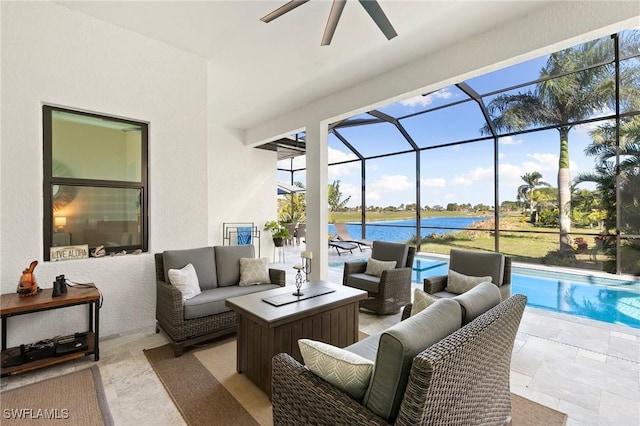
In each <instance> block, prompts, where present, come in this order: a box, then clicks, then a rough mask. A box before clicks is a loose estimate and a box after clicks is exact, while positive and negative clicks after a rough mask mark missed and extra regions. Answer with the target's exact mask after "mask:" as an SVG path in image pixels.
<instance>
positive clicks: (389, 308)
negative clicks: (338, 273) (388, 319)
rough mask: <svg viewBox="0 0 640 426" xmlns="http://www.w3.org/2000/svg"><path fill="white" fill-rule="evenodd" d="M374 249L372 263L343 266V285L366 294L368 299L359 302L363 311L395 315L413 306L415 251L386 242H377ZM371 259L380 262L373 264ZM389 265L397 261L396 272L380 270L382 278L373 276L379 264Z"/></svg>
mask: <svg viewBox="0 0 640 426" xmlns="http://www.w3.org/2000/svg"><path fill="white" fill-rule="evenodd" d="M372 246H373V247H372V249H371V258H370V260H369V261H364V262H346V263H345V264H344V272H343V276H342V284H343V285H346V286H349V287H354V288H358V289H361V290H365V291H366V292H367V294H368V297H367V299H365V300H361V301H360V307H361V308H363V309H366V310H369V311H372V312H374V313H376V314H377V315H389V314H395V313H397V312H399V311H400V308H402V307H403V306H405V305H406V304H408V303H409V302H411V270H412V265H413V258H414V256H415V254H416V248H415V247H413V246H409V245H408V244H400V243H389V242H386V241H374V242H373V244H372ZM371 259H373V260H374V261H378V262H371ZM390 261H391V262H393V261H395V268H392V269H386V268H380V269H382V270H381V271H377V272H379V275H378V274H377V273H376V274H375V275H374V274H372V271H371V269H373V266H375V264H376V263H377V264H378V265H380V262H390ZM370 262H371V265H369V263H370ZM368 265H369V266H370V268H369V270H368V268H367V266H368ZM365 272H369V273H365ZM374 273H375V272H374Z"/></svg>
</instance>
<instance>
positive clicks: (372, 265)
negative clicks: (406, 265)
mask: <svg viewBox="0 0 640 426" xmlns="http://www.w3.org/2000/svg"><path fill="white" fill-rule="evenodd" d="M397 263H398V262H396V261H395V260H386V261H385V260H378V259H374V258H369V260H368V261H367V269H366V270H365V271H364V273H365V274H367V275H373V276H374V277H379V276H381V275H382V271H386V270H388V269H395V268H396V264H397Z"/></svg>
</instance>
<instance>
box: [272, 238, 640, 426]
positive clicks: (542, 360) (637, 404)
mask: <svg viewBox="0 0 640 426" xmlns="http://www.w3.org/2000/svg"><path fill="white" fill-rule="evenodd" d="M303 248H304V245H301V246H288V247H286V248H285V262H284V263H278V264H274V265H273V266H274V267H278V268H283V269H286V270H287V284H288V285H289V284H293V282H294V279H295V277H294V274H293V273H289V271H293V269H292V268H293V265H294V264H295V263H298V262H299V261H300V255H299V252H300V251H301V250H302V249H303ZM370 254H371V251H370V250H368V249H365V250H364V251H363V252H360V251H359V250H357V249H356V250H353V254H350V253H348V252H347V253H344V252H343V253H342V255H340V256H338V255H337V254H336V251H335V250H334V249H331V250H330V251H329V256H328V261H329V264H331V263H336V262H344V261H349V260H360V259H363V258H368V257H369V255H370ZM313 266H315V265H313ZM514 266H517V265H514ZM527 266H528V265H527ZM609 277H610V275H609ZM328 280H329V281H332V282H336V283H341V282H342V268H341V267H329V270H328ZM413 286H414V287H415V288H418V287H419V288H422V286H421V285H420V284H418V283H414V284H413ZM399 321H400V315H399V314H396V315H390V316H381V317H377V316H375V315H369V314H365V313H361V314H360V329H361V330H362V331H363V332H365V333H369V334H371V333H375V332H376V331H379V330H383V329H386V328H387V327H389V326H391V325H393V324H395V323H397V322H399ZM511 391H512V392H514V393H516V394H518V395H522V396H524V397H526V398H529V399H531V400H533V401H536V402H539V403H540V404H543V405H546V406H548V407H551V408H554V409H556V410H558V411H562V412H564V413H567V415H568V416H569V419H568V421H567V425H611V426H614V425H615V426H625V425H629V426H632V425H633V426H635V425H640V329H636V328H632V327H625V326H620V325H615V324H609V323H605V322H601V321H594V320H590V319H586V318H581V317H577V316H572V315H567V314H562V313H556V312H551V311H547V310H543V309H537V308H532V307H527V308H525V312H524V316H523V318H522V322H521V323H520V328H519V330H518V334H517V336H516V341H515V344H514V348H513V355H512V360H511Z"/></svg>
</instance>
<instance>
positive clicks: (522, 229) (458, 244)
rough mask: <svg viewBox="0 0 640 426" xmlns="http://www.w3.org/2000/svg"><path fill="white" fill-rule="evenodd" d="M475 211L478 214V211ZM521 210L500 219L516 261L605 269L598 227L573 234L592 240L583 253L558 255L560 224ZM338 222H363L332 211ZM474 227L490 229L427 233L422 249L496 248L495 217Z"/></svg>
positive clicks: (391, 215)
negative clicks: (542, 222)
mask: <svg viewBox="0 0 640 426" xmlns="http://www.w3.org/2000/svg"><path fill="white" fill-rule="evenodd" d="M492 214H493V212H486V213H480V214H478V215H486V216H490V215H492ZM461 215H462V214H461V213H460V212H447V211H442V212H432V211H429V212H425V213H423V214H422V217H423V218H425V217H445V216H461ZM474 215H475V214H474ZM413 218H415V212H407V211H398V212H367V221H368V222H369V221H384V220H398V219H413ZM522 218H523V216H522V214H520V213H511V214H508V215H505V216H503V217H502V218H501V219H500V229H501V230H502V232H501V233H500V238H499V244H500V245H499V251H500V252H502V253H504V254H506V255H508V256H512V257H513V258H514V260H515V261H516V262H527V263H537V264H542V263H544V264H549V265H556V266H570V267H576V268H581V269H591V270H603V262H604V261H606V260H607V256H605V255H604V254H603V253H602V251H601V250H600V251H597V250H596V249H595V242H594V237H595V236H596V235H597V234H598V232H599V230H598V229H583V228H574V229H573V230H572V231H573V232H574V234H573V237H574V238H575V237H576V236H577V234H587V235H580V236H581V237H583V238H584V239H585V241H586V242H587V243H588V249H587V252H586V253H580V254H578V253H577V254H576V255H575V259H573V258H569V259H567V258H564V257H558V256H557V254H554V252H555V251H556V250H558V248H559V244H560V243H559V237H558V229H557V228H547V227H538V226H534V225H532V224H531V223H529V222H528V221H524V220H522ZM330 219H331V220H332V221H335V222H359V221H360V220H361V217H360V215H359V213H342V212H338V213H332V214H331V218H330ZM474 227H480V228H482V229H487V231H476V230H469V231H460V232H455V233H449V234H445V235H442V236H432V237H426V238H425V236H424V235H423V242H422V244H421V245H420V250H421V251H423V252H427V253H442V254H448V253H449V250H451V249H452V248H463V249H475V250H487V251H494V250H495V239H494V233H493V232H492V231H490V230H492V229H493V220H488V221H485V222H481V223H477V224H475V225H474Z"/></svg>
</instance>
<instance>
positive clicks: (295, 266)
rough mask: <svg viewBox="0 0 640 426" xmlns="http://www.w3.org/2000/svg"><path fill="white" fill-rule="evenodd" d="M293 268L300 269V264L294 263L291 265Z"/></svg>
mask: <svg viewBox="0 0 640 426" xmlns="http://www.w3.org/2000/svg"><path fill="white" fill-rule="evenodd" d="M293 269H297V270H301V269H302V265H301V264H299V263H296V264H295V265H293Z"/></svg>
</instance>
